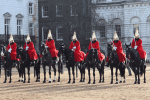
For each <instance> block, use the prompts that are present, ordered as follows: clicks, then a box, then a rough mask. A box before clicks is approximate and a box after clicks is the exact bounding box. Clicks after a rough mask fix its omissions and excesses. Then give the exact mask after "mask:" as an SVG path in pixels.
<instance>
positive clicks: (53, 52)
mask: <svg viewBox="0 0 150 100" xmlns="http://www.w3.org/2000/svg"><path fill="white" fill-rule="evenodd" d="M45 45H46V46H48V49H49V52H50V53H51V56H52V57H58V50H56V47H55V41H54V40H51V41H47V40H46V43H45Z"/></svg>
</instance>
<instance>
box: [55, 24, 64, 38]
mask: <svg viewBox="0 0 150 100" xmlns="http://www.w3.org/2000/svg"><path fill="white" fill-rule="evenodd" d="M56 40H57V41H62V40H63V27H62V26H57V27H56Z"/></svg>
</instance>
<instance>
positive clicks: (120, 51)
mask: <svg viewBox="0 0 150 100" xmlns="http://www.w3.org/2000/svg"><path fill="white" fill-rule="evenodd" d="M113 44H114V45H115V47H117V50H116V52H117V55H118V58H119V62H124V61H125V60H126V55H125V53H124V52H123V49H122V43H121V41H120V40H118V42H117V43H114V41H113ZM106 61H107V62H109V57H108V56H107V59H106Z"/></svg>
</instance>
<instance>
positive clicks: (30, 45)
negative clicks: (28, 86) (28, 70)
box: [23, 34, 38, 61]
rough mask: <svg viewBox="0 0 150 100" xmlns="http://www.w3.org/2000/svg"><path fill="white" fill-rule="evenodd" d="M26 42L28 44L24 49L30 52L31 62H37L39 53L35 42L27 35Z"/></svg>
mask: <svg viewBox="0 0 150 100" xmlns="http://www.w3.org/2000/svg"><path fill="white" fill-rule="evenodd" d="M26 42H27V43H25V44H24V47H23V48H24V49H25V50H26V51H27V52H28V54H29V57H30V60H31V61H34V60H37V59H38V55H37V53H36V51H35V48H34V44H33V42H31V39H30V36H29V34H28V35H27V39H26Z"/></svg>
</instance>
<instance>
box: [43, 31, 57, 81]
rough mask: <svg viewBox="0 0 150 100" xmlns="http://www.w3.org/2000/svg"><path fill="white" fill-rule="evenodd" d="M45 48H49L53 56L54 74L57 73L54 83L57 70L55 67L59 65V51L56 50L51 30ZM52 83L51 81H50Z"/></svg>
mask: <svg viewBox="0 0 150 100" xmlns="http://www.w3.org/2000/svg"><path fill="white" fill-rule="evenodd" d="M45 48H48V50H49V52H50V54H51V56H52V66H53V68H54V72H55V76H54V80H53V82H55V80H56V69H55V65H56V64H57V63H58V60H59V58H58V50H56V47H55V41H54V40H53V38H52V34H51V30H49V33H48V36H47V40H46V43H45ZM49 81H51V79H50V80H49Z"/></svg>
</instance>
